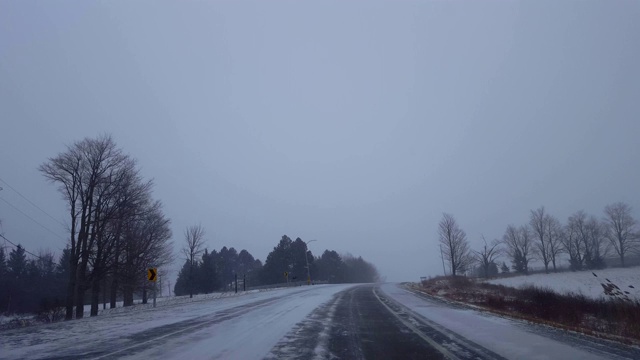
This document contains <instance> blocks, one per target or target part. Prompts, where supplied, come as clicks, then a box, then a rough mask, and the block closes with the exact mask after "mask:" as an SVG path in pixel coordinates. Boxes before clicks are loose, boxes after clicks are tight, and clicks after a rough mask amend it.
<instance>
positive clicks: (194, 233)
mask: <svg viewBox="0 0 640 360" xmlns="http://www.w3.org/2000/svg"><path fill="white" fill-rule="evenodd" d="M184 239H185V242H186V244H185V247H184V248H183V249H182V252H183V253H184V254H185V256H186V257H187V261H188V262H189V297H190V298H192V297H193V267H194V265H195V264H196V262H197V257H198V255H200V253H202V246H203V245H204V228H203V227H202V226H201V225H192V226H189V227H188V228H187V229H186V230H185V232H184Z"/></svg>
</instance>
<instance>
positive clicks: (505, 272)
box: [500, 261, 509, 274]
mask: <svg viewBox="0 0 640 360" xmlns="http://www.w3.org/2000/svg"><path fill="white" fill-rule="evenodd" d="M500 271H501V272H502V273H503V274H507V273H509V267H508V266H507V263H506V262H504V261H503V262H502V266H501V267H500Z"/></svg>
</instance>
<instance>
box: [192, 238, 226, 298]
mask: <svg viewBox="0 0 640 360" xmlns="http://www.w3.org/2000/svg"><path fill="white" fill-rule="evenodd" d="M196 279H197V285H198V286H197V288H198V289H197V290H198V292H203V293H205V294H209V293H211V292H213V291H215V290H216V289H218V287H219V286H220V285H219V284H218V276H217V273H216V263H215V258H214V257H213V254H209V252H208V251H207V249H204V254H202V263H201V264H200V266H199V267H198V276H197V277H196Z"/></svg>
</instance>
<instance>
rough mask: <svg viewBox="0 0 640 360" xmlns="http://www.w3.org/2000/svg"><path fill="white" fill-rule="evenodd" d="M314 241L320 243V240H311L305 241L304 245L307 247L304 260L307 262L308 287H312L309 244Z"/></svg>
mask: <svg viewBox="0 0 640 360" xmlns="http://www.w3.org/2000/svg"><path fill="white" fill-rule="evenodd" d="M312 241H318V240H309V241H305V243H304V247H305V251H304V259H305V260H306V261H307V285H311V270H310V269H309V257H308V255H307V253H308V252H309V243H310V242H312Z"/></svg>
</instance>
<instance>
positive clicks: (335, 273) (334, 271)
mask: <svg viewBox="0 0 640 360" xmlns="http://www.w3.org/2000/svg"><path fill="white" fill-rule="evenodd" d="M315 263H316V265H317V267H316V269H317V274H316V279H318V280H325V281H328V282H329V283H331V284H335V283H340V282H343V281H344V273H343V271H344V270H343V263H342V258H341V257H340V255H339V254H338V253H337V252H335V251H334V250H331V251H330V250H325V251H324V253H322V256H321V257H319V258H318V259H317V260H316V261H315Z"/></svg>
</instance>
